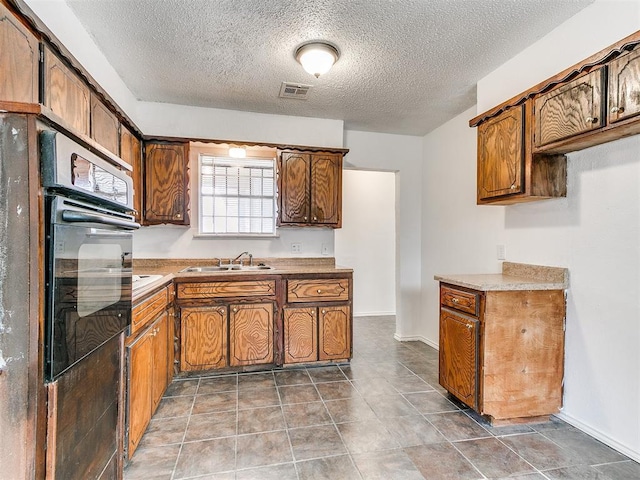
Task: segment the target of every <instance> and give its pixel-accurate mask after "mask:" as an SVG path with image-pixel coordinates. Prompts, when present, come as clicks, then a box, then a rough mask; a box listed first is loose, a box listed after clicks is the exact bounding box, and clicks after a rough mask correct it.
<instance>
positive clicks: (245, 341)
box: [229, 303, 274, 366]
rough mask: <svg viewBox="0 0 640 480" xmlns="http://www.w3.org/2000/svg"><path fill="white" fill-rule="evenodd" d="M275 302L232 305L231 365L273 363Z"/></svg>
mask: <svg viewBox="0 0 640 480" xmlns="http://www.w3.org/2000/svg"><path fill="white" fill-rule="evenodd" d="M273 308H274V306H273V303H255V304H245V305H231V307H230V310H231V311H230V314H229V335H230V341H229V342H230V344H229V357H230V361H229V363H230V365H232V366H240V365H257V364H263V363H272V362H273Z"/></svg>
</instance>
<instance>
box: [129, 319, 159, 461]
mask: <svg viewBox="0 0 640 480" xmlns="http://www.w3.org/2000/svg"><path fill="white" fill-rule="evenodd" d="M152 333H153V329H152V328H150V329H149V330H148V331H147V333H145V334H144V335H142V336H141V337H140V338H138V340H136V342H135V343H133V344H132V345H131V346H130V347H129V348H128V350H129V382H128V385H129V419H128V424H129V442H128V449H127V452H128V456H129V458H131V456H132V455H133V452H134V451H135V449H136V448H137V447H138V444H139V443H140V440H141V439H142V435H143V434H144V431H145V429H146V428H147V424H148V423H149V420H150V419H151V405H152V403H151V382H152V381H153V380H152V378H153V360H152V359H153V336H152Z"/></svg>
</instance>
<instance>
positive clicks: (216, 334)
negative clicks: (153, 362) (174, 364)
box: [176, 279, 277, 372]
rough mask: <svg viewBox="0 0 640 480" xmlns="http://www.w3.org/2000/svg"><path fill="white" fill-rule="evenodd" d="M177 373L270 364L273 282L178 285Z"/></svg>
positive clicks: (273, 300) (273, 334)
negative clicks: (178, 371)
mask: <svg viewBox="0 0 640 480" xmlns="http://www.w3.org/2000/svg"><path fill="white" fill-rule="evenodd" d="M176 288H177V301H178V305H179V307H180V332H181V335H180V339H179V344H180V349H179V352H180V353H179V355H180V361H179V364H180V371H181V372H193V371H203V370H212V369H221V368H225V367H246V366H252V365H262V364H273V363H275V362H276V356H275V348H274V347H275V345H276V344H275V340H274V339H275V330H276V328H275V325H274V320H275V317H274V312H275V311H277V304H276V280H275V279H264V280H263V279H248V280H240V279H236V280H222V281H220V280H214V281H199V282H193V281H186V282H178V283H177V287H176Z"/></svg>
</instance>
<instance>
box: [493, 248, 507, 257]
mask: <svg viewBox="0 0 640 480" xmlns="http://www.w3.org/2000/svg"><path fill="white" fill-rule="evenodd" d="M496 254H497V257H498V260H505V259H506V258H507V247H505V246H504V245H496Z"/></svg>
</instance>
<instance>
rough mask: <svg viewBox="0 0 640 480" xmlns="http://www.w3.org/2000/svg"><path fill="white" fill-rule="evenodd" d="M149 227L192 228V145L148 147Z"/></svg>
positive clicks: (146, 212) (146, 211)
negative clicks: (190, 201) (190, 185)
mask: <svg viewBox="0 0 640 480" xmlns="http://www.w3.org/2000/svg"><path fill="white" fill-rule="evenodd" d="M144 185H145V195H144V218H143V223H144V224H145V225H157V224H162V223H173V224H176V225H189V144H188V143H154V142H147V143H146V144H145V158H144Z"/></svg>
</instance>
